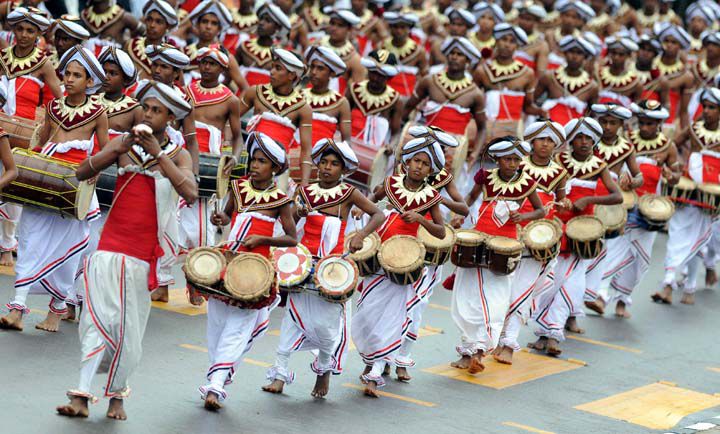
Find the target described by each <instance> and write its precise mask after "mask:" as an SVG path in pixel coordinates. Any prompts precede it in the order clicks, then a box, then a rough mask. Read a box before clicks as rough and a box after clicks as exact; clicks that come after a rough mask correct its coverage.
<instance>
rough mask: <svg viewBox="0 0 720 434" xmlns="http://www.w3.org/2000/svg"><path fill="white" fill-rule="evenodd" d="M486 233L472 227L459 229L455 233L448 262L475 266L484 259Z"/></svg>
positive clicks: (470, 266) (461, 265) (460, 265)
mask: <svg viewBox="0 0 720 434" xmlns="http://www.w3.org/2000/svg"><path fill="white" fill-rule="evenodd" d="M486 239H487V235H485V234H484V233H482V232H480V231H476V230H474V229H461V230H459V231H457V233H456V234H455V245H454V246H453V248H452V252H451V253H450V262H452V263H453V264H455V265H457V266H458V267H461V268H476V267H479V266H481V265H483V263H484V261H485V240H486Z"/></svg>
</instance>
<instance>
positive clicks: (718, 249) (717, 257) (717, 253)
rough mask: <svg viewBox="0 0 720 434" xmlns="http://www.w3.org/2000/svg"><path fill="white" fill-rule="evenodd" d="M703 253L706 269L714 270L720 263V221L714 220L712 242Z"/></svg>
mask: <svg viewBox="0 0 720 434" xmlns="http://www.w3.org/2000/svg"><path fill="white" fill-rule="evenodd" d="M701 252H702V257H703V264H704V265H705V268H708V269H710V270H714V269H715V265H716V264H717V263H718V261H720V219H715V220H713V222H712V236H711V237H710V242H708V243H707V245H706V246H705V248H703V249H702V250H701Z"/></svg>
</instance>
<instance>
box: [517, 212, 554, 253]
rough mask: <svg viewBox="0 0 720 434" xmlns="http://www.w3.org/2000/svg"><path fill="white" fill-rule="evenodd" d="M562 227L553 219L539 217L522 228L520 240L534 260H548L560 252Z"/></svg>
mask: <svg viewBox="0 0 720 434" xmlns="http://www.w3.org/2000/svg"><path fill="white" fill-rule="evenodd" d="M561 238H562V227H559V226H558V224H557V223H556V222H555V221H554V220H546V219H540V220H535V221H533V222H530V223H529V224H528V225H527V226H525V228H524V229H523V233H522V241H523V244H525V247H526V248H527V249H528V251H529V252H530V254H531V255H532V257H533V258H535V260H537V261H540V262H548V261H551V260H553V259H554V258H555V257H557V255H558V254H559V253H560V240H561Z"/></svg>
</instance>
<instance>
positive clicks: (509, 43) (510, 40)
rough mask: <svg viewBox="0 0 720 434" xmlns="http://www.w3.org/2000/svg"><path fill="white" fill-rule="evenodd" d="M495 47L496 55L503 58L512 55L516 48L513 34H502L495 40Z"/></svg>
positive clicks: (516, 44)
mask: <svg viewBox="0 0 720 434" xmlns="http://www.w3.org/2000/svg"><path fill="white" fill-rule="evenodd" d="M495 48H497V51H498V55H500V56H502V57H505V58H507V57H512V55H513V53H515V50H517V48H518V43H517V40H515V37H514V36H513V35H503V36H502V37H501V38H500V39H497V40H496V41H495Z"/></svg>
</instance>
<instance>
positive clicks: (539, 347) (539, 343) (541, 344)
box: [527, 336, 548, 351]
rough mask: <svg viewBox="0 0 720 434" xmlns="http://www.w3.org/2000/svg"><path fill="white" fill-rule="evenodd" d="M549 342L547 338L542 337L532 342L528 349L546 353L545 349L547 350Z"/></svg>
mask: <svg viewBox="0 0 720 434" xmlns="http://www.w3.org/2000/svg"><path fill="white" fill-rule="evenodd" d="M547 341H548V338H546V337H545V336H540V337H539V338H538V340H536V341H535V342H530V343H529V344H528V345H527V346H528V348H530V349H532V350H536V351H545V348H547Z"/></svg>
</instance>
